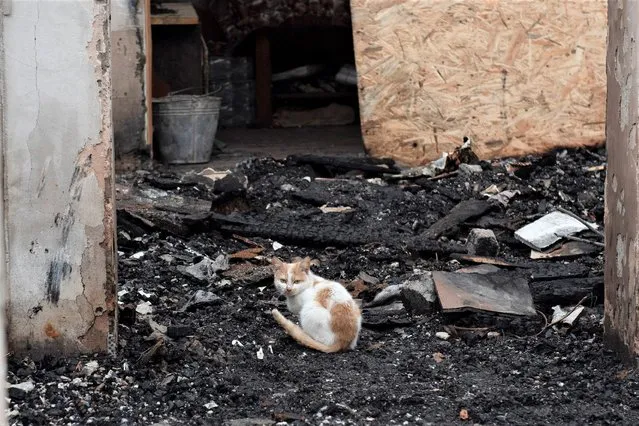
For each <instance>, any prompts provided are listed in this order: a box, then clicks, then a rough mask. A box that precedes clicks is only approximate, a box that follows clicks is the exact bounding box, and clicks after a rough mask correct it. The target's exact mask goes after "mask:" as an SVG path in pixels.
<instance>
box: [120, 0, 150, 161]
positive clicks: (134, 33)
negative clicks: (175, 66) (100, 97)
mask: <svg viewBox="0 0 639 426" xmlns="http://www.w3.org/2000/svg"><path fill="white" fill-rule="evenodd" d="M144 18H145V15H144V0H111V29H112V40H113V130H114V140H115V152H116V155H117V156H120V155H124V154H128V153H131V152H134V151H137V150H140V149H144V148H145V147H146V132H145V126H146V100H147V99H146V92H145V87H146V81H145V68H146V58H145V53H144V31H145V27H144Z"/></svg>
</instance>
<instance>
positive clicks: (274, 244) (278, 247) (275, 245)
mask: <svg viewBox="0 0 639 426" xmlns="http://www.w3.org/2000/svg"><path fill="white" fill-rule="evenodd" d="M282 247H284V245H283V244H280V243H278V242H277V241H273V251H278V250H279V249H281V248H282Z"/></svg>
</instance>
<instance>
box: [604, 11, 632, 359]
mask: <svg viewBox="0 0 639 426" xmlns="http://www.w3.org/2000/svg"><path fill="white" fill-rule="evenodd" d="M609 13H610V20H609V24H608V25H609V32H608V43H609V45H608V70H609V72H608V101H607V113H606V115H607V116H606V133H607V147H608V170H607V178H606V191H605V194H606V195H605V203H606V209H605V218H604V222H605V224H606V232H605V233H606V238H605V244H606V247H605V276H604V278H605V303H604V309H605V318H604V334H605V340H606V342H607V343H608V345H609V346H610V347H612V348H613V349H615V350H617V351H618V352H619V354H620V355H621V357H622V358H623V359H624V360H625V361H626V362H628V363H630V364H636V359H637V356H638V355H639V344H638V342H639V315H638V312H639V310H638V308H639V305H638V301H639V282H638V271H637V259H638V258H639V248H638V246H637V244H638V243H637V241H639V227H638V226H637V223H638V219H639V217H638V216H639V212H638V210H639V199H638V197H637V191H638V189H639V167H638V166H637V159H638V158H639V148H638V147H639V137H638V136H637V115H638V114H639V57H638V55H637V46H636V40H638V39H639V3H637V1H635V0H610V1H609Z"/></svg>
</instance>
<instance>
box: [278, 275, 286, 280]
mask: <svg viewBox="0 0 639 426" xmlns="http://www.w3.org/2000/svg"><path fill="white" fill-rule="evenodd" d="M277 279H278V280H280V281H286V277H285V276H283V275H280V276H279V277H277Z"/></svg>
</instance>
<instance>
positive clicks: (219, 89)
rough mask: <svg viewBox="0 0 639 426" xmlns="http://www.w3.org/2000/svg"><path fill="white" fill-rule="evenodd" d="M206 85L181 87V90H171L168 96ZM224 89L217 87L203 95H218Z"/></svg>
mask: <svg viewBox="0 0 639 426" xmlns="http://www.w3.org/2000/svg"><path fill="white" fill-rule="evenodd" d="M203 88H204V86H199V87H187V88H186V89H180V90H175V91H173V92H169V93H168V94H167V95H166V96H167V97H168V96H173V95H177V94H178V93H182V92H186V91H187V90H193V89H203ZM221 91H222V88H221V87H220V88H217V89H215V90H213V91H212V92H209V93H205V94H204V95H201V96H212V95H216V94H218V93H220V92H221Z"/></svg>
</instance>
